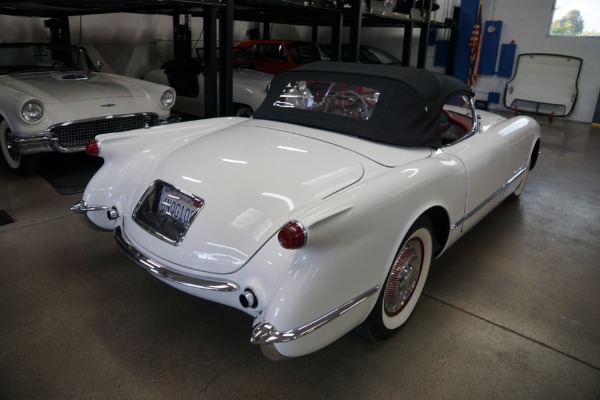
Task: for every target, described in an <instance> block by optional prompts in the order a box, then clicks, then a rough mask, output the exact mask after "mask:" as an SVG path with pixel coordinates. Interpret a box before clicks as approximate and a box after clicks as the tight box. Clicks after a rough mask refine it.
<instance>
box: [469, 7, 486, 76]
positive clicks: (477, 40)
mask: <svg viewBox="0 0 600 400" xmlns="http://www.w3.org/2000/svg"><path fill="white" fill-rule="evenodd" d="M482 4H483V0H479V7H478V8H477V18H476V19H475V24H473V31H472V32H471V39H470V40H469V47H470V48H471V66H470V68H469V77H468V81H467V83H468V84H469V86H473V85H475V82H476V81H477V77H478V76H479V45H480V44H481V7H482Z"/></svg>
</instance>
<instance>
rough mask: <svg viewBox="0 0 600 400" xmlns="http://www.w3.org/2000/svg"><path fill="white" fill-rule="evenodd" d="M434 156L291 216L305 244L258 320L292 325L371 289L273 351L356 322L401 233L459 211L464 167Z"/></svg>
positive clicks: (296, 347) (340, 331) (292, 351)
mask: <svg viewBox="0 0 600 400" xmlns="http://www.w3.org/2000/svg"><path fill="white" fill-rule="evenodd" d="M436 154H437V153H436ZM438 157H439V158H436V155H434V157H430V158H428V159H425V160H420V161H418V162H415V163H413V164H412V165H410V166H408V167H407V166H403V167H399V168H395V169H390V170H389V171H387V172H385V173H383V174H381V175H379V176H377V177H375V178H373V179H370V180H367V181H364V182H361V183H360V184H358V185H355V186H353V187H351V188H348V189H346V190H344V191H342V192H339V193H337V194H336V195H334V196H332V197H330V198H328V199H326V200H324V201H323V202H322V204H321V205H319V206H318V207H312V208H311V209H307V210H303V211H299V212H298V213H294V215H292V216H291V218H290V219H295V220H298V221H300V222H302V223H303V224H304V225H305V227H306V229H307V232H308V242H307V244H306V246H305V247H304V248H302V249H300V250H295V255H294V257H293V262H291V263H290V268H289V270H288V271H286V272H285V273H283V274H282V275H281V277H280V281H279V282H278V283H277V285H275V288H276V291H275V292H274V293H273V294H272V296H270V302H269V304H268V306H267V307H266V309H264V310H263V312H262V313H261V315H259V316H258V318H257V321H256V323H259V322H260V321H266V322H268V323H269V324H271V325H272V326H273V327H274V328H276V329H277V330H278V331H289V330H294V329H295V328H298V327H300V326H304V325H306V324H310V323H311V322H313V321H315V320H317V319H319V318H321V317H323V316H325V315H328V314H329V313H330V312H331V311H332V310H335V309H337V308H339V307H340V306H342V305H344V304H346V303H347V302H348V301H351V300H352V299H355V298H356V297H357V296H360V295H361V294H364V293H368V292H370V291H371V290H372V289H373V288H377V290H376V291H375V292H373V293H372V294H371V295H370V296H368V298H366V299H365V300H364V301H362V302H360V303H359V304H358V305H357V306H355V307H353V308H351V309H350V310H348V311H347V312H345V313H343V315H341V316H339V317H338V318H336V319H335V320H333V321H331V322H329V323H327V324H325V325H321V326H320V327H319V328H318V329H317V330H315V331H314V332H312V333H311V334H308V335H306V336H304V337H302V338H300V339H297V340H293V341H288V342H285V343H277V344H275V347H276V349H277V351H278V352H279V353H281V354H282V355H284V356H297V355H301V354H306V353H309V352H312V351H315V350H318V349H319V348H321V347H323V346H325V345H327V344H329V343H331V342H333V341H335V340H336V339H338V338H340V337H341V336H343V335H344V334H345V333H347V332H348V331H350V330H352V329H353V328H354V327H356V326H358V325H359V324H360V323H361V322H362V321H363V320H364V319H365V318H366V317H367V316H368V314H369V312H370V311H371V309H372V308H373V305H374V304H375V302H376V300H377V297H378V295H379V290H380V288H381V287H382V286H383V283H384V281H385V279H386V276H387V274H388V271H389V268H390V266H391V264H392V261H393V259H394V257H395V255H396V253H397V251H398V249H399V247H400V245H401V241H402V239H403V238H404V236H405V235H406V233H407V231H408V229H409V228H410V227H411V225H412V224H413V223H414V221H416V220H417V219H418V218H419V216H420V215H422V214H423V213H425V212H426V211H427V210H429V209H431V208H432V207H435V206H441V207H442V208H443V209H445V210H446V212H447V213H448V215H449V219H452V218H458V217H457V216H458V215H460V216H462V213H463V212H464V194H465V192H466V178H465V174H464V169H463V167H462V165H460V164H459V163H452V162H451V161H452V160H451V159H449V158H448V157H447V156H446V155H443V154H440V155H438ZM440 193H441V194H443V196H440ZM446 225H448V224H447V223H446ZM446 229H448V230H449V229H450V226H447V227H446ZM281 251H289V250H281Z"/></svg>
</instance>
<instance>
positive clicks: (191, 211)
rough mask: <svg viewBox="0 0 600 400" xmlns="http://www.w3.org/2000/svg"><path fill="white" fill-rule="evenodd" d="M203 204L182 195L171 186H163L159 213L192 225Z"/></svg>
mask: <svg viewBox="0 0 600 400" xmlns="http://www.w3.org/2000/svg"><path fill="white" fill-rule="evenodd" d="M200 204H201V202H200V201H199V200H196V199H194V198H192V197H191V196H188V195H187V194H184V193H181V192H179V191H177V190H175V189H172V188H170V187H169V186H163V189H162V194H161V196H160V203H159V205H158V212H160V213H163V214H166V215H168V216H169V217H171V218H173V219H175V220H177V221H179V222H182V223H184V224H185V225H189V224H190V220H191V219H192V217H193V216H194V215H196V212H198V208H199V207H200Z"/></svg>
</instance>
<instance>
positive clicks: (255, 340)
mask: <svg viewBox="0 0 600 400" xmlns="http://www.w3.org/2000/svg"><path fill="white" fill-rule="evenodd" d="M378 291H379V286H373V287H372V288H371V289H369V290H367V291H366V292H364V293H361V294H359V295H358V296H356V297H355V298H353V299H351V300H348V301H347V302H346V303H344V304H342V305H341V306H339V307H336V308H334V309H333V310H331V311H329V312H328V313H327V314H325V315H323V316H321V317H319V318H317V319H315V320H314V321H311V322H309V323H307V324H305V325H302V326H299V327H297V328H293V329H289V330H287V331H283V332H281V331H278V330H277V329H276V328H275V327H274V326H273V325H271V324H270V323H269V322H267V321H262V322H260V323H259V324H258V325H256V326H255V327H254V329H253V330H252V335H251V336H250V343H252V344H258V345H266V344H272V343H285V342H290V341H292V340H296V339H300V338H301V337H303V336H306V335H308V334H309V333H312V332H314V331H316V330H317V329H319V328H321V327H322V326H324V325H325V324H328V323H329V322H331V321H333V320H335V319H336V318H338V317H340V316H342V315H343V314H344V313H346V312H348V311H350V310H351V309H353V308H354V307H356V306H357V305H359V304H360V303H362V302H363V301H365V300H366V299H368V298H369V297H371V296H372V295H374V294H375V293H377V292H378Z"/></svg>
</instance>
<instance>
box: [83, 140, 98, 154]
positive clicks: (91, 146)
mask: <svg viewBox="0 0 600 400" xmlns="http://www.w3.org/2000/svg"><path fill="white" fill-rule="evenodd" d="M85 152H86V153H87V154H89V155H90V156H98V155H100V144H99V143H98V141H97V140H92V141H91V142H87V143H86V145H85Z"/></svg>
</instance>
